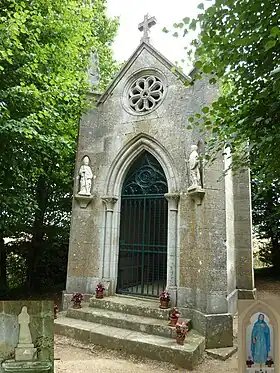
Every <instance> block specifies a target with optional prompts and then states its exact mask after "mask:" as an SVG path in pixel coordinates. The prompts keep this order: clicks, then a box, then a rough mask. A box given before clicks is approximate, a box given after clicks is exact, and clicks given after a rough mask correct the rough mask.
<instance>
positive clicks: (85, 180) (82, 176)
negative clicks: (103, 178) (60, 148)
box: [78, 156, 93, 196]
mask: <svg viewBox="0 0 280 373" xmlns="http://www.w3.org/2000/svg"><path fill="white" fill-rule="evenodd" d="M78 178H79V192H78V194H79V195H83V196H90V192H91V184H92V178H93V174H92V171H91V168H90V166H89V157H88V156H85V157H84V158H83V160H82V165H81V167H80V170H79V175H78Z"/></svg>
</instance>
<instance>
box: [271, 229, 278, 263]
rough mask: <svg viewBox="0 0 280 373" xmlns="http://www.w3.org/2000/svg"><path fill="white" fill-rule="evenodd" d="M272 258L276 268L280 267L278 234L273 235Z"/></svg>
mask: <svg viewBox="0 0 280 373" xmlns="http://www.w3.org/2000/svg"><path fill="white" fill-rule="evenodd" d="M270 239H271V259H272V264H273V266H274V267H275V268H280V242H279V239H278V236H277V235H276V237H275V236H274V237H271V238H270Z"/></svg>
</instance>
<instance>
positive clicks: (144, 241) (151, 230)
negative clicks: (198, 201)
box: [117, 152, 167, 296]
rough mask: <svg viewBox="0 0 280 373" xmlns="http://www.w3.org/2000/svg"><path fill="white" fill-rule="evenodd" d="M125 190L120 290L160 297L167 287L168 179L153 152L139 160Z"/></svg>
mask: <svg viewBox="0 0 280 373" xmlns="http://www.w3.org/2000/svg"><path fill="white" fill-rule="evenodd" d="M122 192H123V193H122V204H121V224H120V244H119V267H118V284H117V292H118V293H124V294H138V295H148V296H158V295H159V292H160V291H162V290H164V289H165V286H166V270H167V201H166V199H165V197H164V193H166V192H167V182H166V178H165V175H164V172H163V170H162V168H161V166H160V165H159V163H158V162H157V160H156V159H155V158H154V157H153V156H152V155H150V154H149V153H147V152H145V153H143V154H142V155H141V156H140V157H139V158H138V159H137V160H136V162H135V163H134V165H133V166H132V168H131V170H130V171H129V173H128V175H127V177H126V180H125V182H124V186H123V190H122Z"/></svg>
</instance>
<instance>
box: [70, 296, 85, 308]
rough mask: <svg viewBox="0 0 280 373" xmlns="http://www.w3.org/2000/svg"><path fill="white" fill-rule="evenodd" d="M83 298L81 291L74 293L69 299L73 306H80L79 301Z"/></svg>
mask: <svg viewBox="0 0 280 373" xmlns="http://www.w3.org/2000/svg"><path fill="white" fill-rule="evenodd" d="M83 299H84V297H83V294H82V293H74V294H73V296H72V299H71V302H73V308H81V307H82V306H81V302H82V300H83Z"/></svg>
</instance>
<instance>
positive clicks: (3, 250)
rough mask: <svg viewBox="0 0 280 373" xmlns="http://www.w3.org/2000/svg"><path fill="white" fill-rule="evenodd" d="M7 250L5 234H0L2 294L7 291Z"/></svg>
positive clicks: (0, 283)
mask: <svg viewBox="0 0 280 373" xmlns="http://www.w3.org/2000/svg"><path fill="white" fill-rule="evenodd" d="M6 265H7V251H6V246H5V242H4V238H3V235H1V234H0V295H4V294H5V293H6V291H7V270H6Z"/></svg>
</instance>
